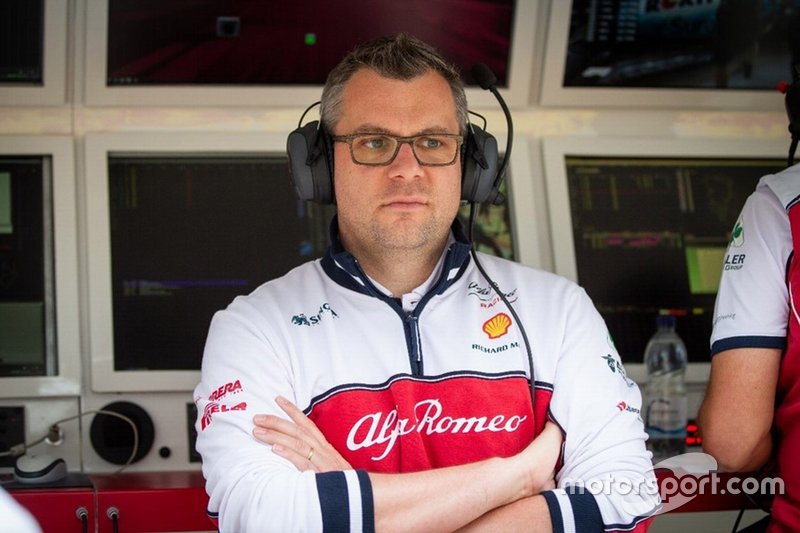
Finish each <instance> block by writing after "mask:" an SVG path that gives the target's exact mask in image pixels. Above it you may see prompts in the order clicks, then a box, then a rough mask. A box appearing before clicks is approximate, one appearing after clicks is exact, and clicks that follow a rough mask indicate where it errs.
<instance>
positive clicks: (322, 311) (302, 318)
mask: <svg viewBox="0 0 800 533" xmlns="http://www.w3.org/2000/svg"><path fill="white" fill-rule="evenodd" d="M325 315H330V316H331V318H339V315H337V314H336V311H334V310H333V308H332V307H331V304H329V303H328V302H325V303H324V304H322V305H321V306H320V307H319V311H317V314H316V315H311V316H306V315H305V313H300V314H299V315H294V316H293V317H292V324H294V325H295V326H316V325H317V324H319V323H320V322H322V319H323V318H324V317H325Z"/></svg>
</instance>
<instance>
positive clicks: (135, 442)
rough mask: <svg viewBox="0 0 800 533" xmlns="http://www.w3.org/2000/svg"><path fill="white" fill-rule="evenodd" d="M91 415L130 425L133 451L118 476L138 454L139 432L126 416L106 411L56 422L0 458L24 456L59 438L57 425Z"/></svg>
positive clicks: (95, 411)
mask: <svg viewBox="0 0 800 533" xmlns="http://www.w3.org/2000/svg"><path fill="white" fill-rule="evenodd" d="M91 414H101V415H107V416H115V417H117V418H120V419H122V420H124V421H125V422H127V423H128V424H130V426H131V429H132V430H133V450H132V451H131V455H130V457H128V460H127V461H126V462H125V464H123V465H122V466H121V467H119V469H117V470H116V471H115V472H114V473H113V474H114V475H116V474H119V473H120V472H122V471H123V470H124V469H125V468H127V467H128V466H130V465H131V463H133V460H134V459H135V458H136V454H137V453H138V452H139V430H138V429H137V428H136V423H135V422H134V421H133V420H131V419H130V418H128V417H127V416H125V415H123V414H120V413H116V412H114V411H106V410H104V409H97V410H94V411H86V412H85V413H81V414H77V415H74V416H70V417H67V418H62V419H61V420H57V421H56V422H53V424H51V425H50V429H49V430H48V431H47V434H46V435H44V436H42V437H40V438H38V439H36V440H34V441H33V442H28V443H25V442H21V443H19V444H15V445H14V446H11V447H9V449H8V450H7V451H4V452H0V457H19V456H20V455H23V454H25V452H27V451H28V449H29V448H33V447H34V446H36V445H37V444H41V443H42V442H44V441H45V440H48V439H52V437H53V435H57V436H59V438H60V436H61V428H59V427H58V425H59V424H63V423H64V422H69V421H70V420H75V419H76V418H82V417H84V416H86V415H91Z"/></svg>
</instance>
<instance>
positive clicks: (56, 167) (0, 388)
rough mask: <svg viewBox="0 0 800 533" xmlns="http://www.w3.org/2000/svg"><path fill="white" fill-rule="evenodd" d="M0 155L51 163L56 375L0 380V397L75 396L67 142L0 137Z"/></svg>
mask: <svg viewBox="0 0 800 533" xmlns="http://www.w3.org/2000/svg"><path fill="white" fill-rule="evenodd" d="M0 154H2V155H8V156H43V157H50V158H51V168H52V193H53V199H52V202H53V210H52V217H53V231H54V235H53V261H54V267H53V268H54V273H55V282H54V289H55V317H56V356H57V366H58V368H57V374H56V375H53V376H25V377H23V376H20V377H0V398H15V397H32V396H46V397H51V396H77V395H79V394H80V392H81V335H80V327H81V325H80V319H79V316H80V308H79V301H80V299H79V288H78V276H79V271H78V230H77V212H76V211H77V210H76V192H75V191H76V185H75V159H74V147H73V140H72V138H71V137H58V136H52V137H51V136H38V137H34V136H0Z"/></svg>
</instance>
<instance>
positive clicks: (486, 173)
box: [461, 124, 498, 204]
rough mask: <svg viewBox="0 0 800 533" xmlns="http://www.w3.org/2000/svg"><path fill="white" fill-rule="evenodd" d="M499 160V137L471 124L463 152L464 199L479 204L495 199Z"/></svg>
mask: <svg viewBox="0 0 800 533" xmlns="http://www.w3.org/2000/svg"><path fill="white" fill-rule="evenodd" d="M497 160H498V152H497V139H495V138H494V136H492V135H491V134H489V133H486V132H485V131H484V130H482V129H481V128H479V127H478V126H475V125H472V124H470V126H469V128H468V129H467V138H466V139H465V141H464V149H463V152H462V154H461V162H462V163H461V164H462V169H461V199H462V200H465V201H467V202H476V203H479V204H482V203H486V202H491V201H494V199H495V197H496V196H497V191H495V190H494V182H495V178H496V177H497Z"/></svg>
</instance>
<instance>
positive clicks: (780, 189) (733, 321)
mask: <svg viewBox="0 0 800 533" xmlns="http://www.w3.org/2000/svg"><path fill="white" fill-rule="evenodd" d="M798 250H800V164H798V165H794V166H793V167H791V168H788V169H786V170H784V171H783V172H780V173H778V174H773V175H767V176H764V177H763V178H761V180H760V181H759V183H758V186H757V187H756V190H755V191H754V192H753V194H751V195H750V197H749V198H748V199H747V202H745V205H744V207H743V208H742V212H741V214H740V216H739V219H738V220H737V222H736V225H735V226H734V230H733V232H732V238H731V242H730V244H729V245H728V250H727V252H726V256H725V263H724V267H723V271H722V278H721V280H720V287H719V292H718V294H717V301H716V306H715V310H714V329H713V331H712V334H711V355H712V356H715V355H716V354H718V353H720V352H723V351H725V350H730V349H734V348H774V349H781V350H783V355H782V357H781V363H780V372H779V374H778V384H777V394H776V408H775V418H774V425H775V436H776V439H775V442H776V448H777V453H776V463H777V472H774V473H771V474H777V476H778V477H780V478H781V479H782V480H783V482H784V487H785V493H784V494H776V495H775V499H774V501H773V502H772V521H771V523H770V527H769V529H768V531H770V532H773V531H800V455H798V453H797V451H798V449H800V255H798Z"/></svg>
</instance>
